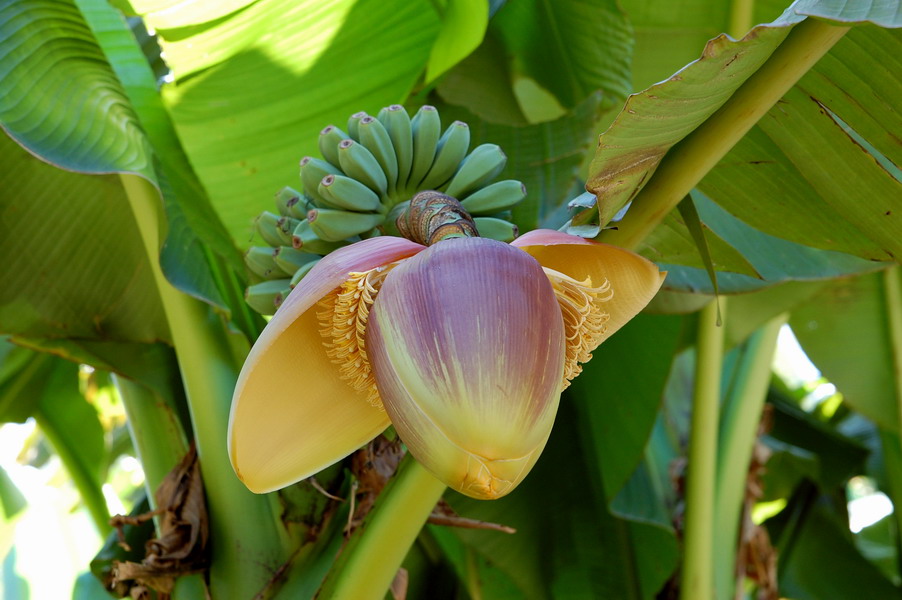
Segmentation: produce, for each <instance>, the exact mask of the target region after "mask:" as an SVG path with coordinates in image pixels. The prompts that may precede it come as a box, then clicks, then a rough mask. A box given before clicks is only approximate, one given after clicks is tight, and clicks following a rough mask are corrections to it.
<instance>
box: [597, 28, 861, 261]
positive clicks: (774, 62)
mask: <svg viewBox="0 0 902 600" xmlns="http://www.w3.org/2000/svg"><path fill="white" fill-rule="evenodd" d="M848 30H849V28H848V27H836V26H833V25H830V24H827V23H825V22H823V21H818V20H816V19H806V20H805V21H803V22H802V23H800V24H799V25H796V26H795V27H794V28H793V30H792V31H791V32H790V34H789V35H788V36H787V38H786V40H785V41H784V42H783V43H782V44H781V45H780V47H779V48H777V49H776V50H775V51H774V53H773V54H772V55H771V57H770V58H769V59H768V60H767V62H766V63H764V65H763V66H762V67H761V68H760V69H758V71H757V72H756V73H755V74H754V75H752V76H751V77H749V78H748V80H747V81H746V82H745V83H744V84H742V86H741V87H740V88H739V89H738V90H736V92H735V93H734V94H733V95H732V96H731V97H730V99H729V100H727V102H726V103H725V104H724V105H723V106H722V107H720V109H719V110H718V111H717V112H716V113H714V114H713V115H712V116H711V117H710V118H709V119H708V120H707V121H705V122H704V123H703V124H702V125H700V126H699V127H698V128H697V129H695V131H693V132H692V133H690V134H689V135H688V136H686V137H685V138H684V139H683V140H682V141H681V142H680V143H678V144H677V145H675V146H674V147H673V148H671V149H670V151H669V152H667V154H666V156H665V157H664V159H663V160H662V161H661V164H660V165H659V166H658V168H657V170H656V171H655V173H654V175H653V176H652V178H651V179H650V180H649V182H648V184H646V186H645V187H643V188H642V191H641V192H639V195H638V196H637V197H636V199H635V200H634V201H633V206H632V207H631V208H630V210H629V212H628V213H627V214H626V217H624V219H623V220H622V221H621V222H620V223H619V224H618V229H606V230H604V231H603V232H602V234H601V235H600V236H599V239H600V240H601V241H603V242H607V243H609V244H614V245H616V246H620V247H623V248H636V247H638V245H639V244H640V243H641V242H642V240H644V239H645V237H646V236H647V235H648V234H649V233H650V232H651V231H652V230H653V229H654V228H655V227H656V226H657V225H658V224H659V223H660V222H661V221H662V220H663V219H664V217H665V216H667V214H668V213H669V212H670V211H671V210H673V208H674V207H676V205H677V204H679V202H680V200H682V199H683V198H684V197H685V196H686V194H688V193H689V192H690V191H691V190H692V188H694V187H695V186H696V185H698V182H699V181H701V180H702V178H703V177H704V176H705V175H706V174H707V173H708V171H710V170H711V169H712V168H714V166H715V165H716V164H717V163H718V162H719V161H720V159H721V158H723V157H724V156H726V154H727V153H728V152H729V151H730V150H731V149H732V148H733V146H735V145H736V143H737V142H738V141H739V140H740V139H741V138H742V137H743V136H744V135H745V134H746V133H747V132H748V131H749V129H751V128H752V126H753V125H754V124H755V123H757V122H758V120H759V119H760V118H761V117H763V116H764V115H765V113H767V111H768V110H770V108H771V107H772V106H773V105H774V104H776V103H777V101H778V100H779V99H780V98H782V97H783V95H784V94H785V93H786V92H788V91H789V89H790V88H792V86H793V85H795V83H796V82H797V81H798V80H799V79H800V78H801V77H802V75H804V74H805V73H806V72H807V71H808V70H809V69H810V68H811V67H812V66H814V64H815V63H816V62H817V61H818V60H819V59H820V58H821V57H822V56H823V55H824V54H826V53H827V51H828V50H829V49H830V48H831V47H832V46H833V44H835V43H836V42H837V41H839V39H840V38H841V37H842V36H843V35H844V34H845V33H846V32H847V31H848Z"/></svg>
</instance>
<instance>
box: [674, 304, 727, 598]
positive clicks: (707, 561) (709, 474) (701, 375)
mask: <svg viewBox="0 0 902 600" xmlns="http://www.w3.org/2000/svg"><path fill="white" fill-rule="evenodd" d="M722 300H723V303H722V304H721V314H722V316H724V317H726V308H727V306H726V302H725V300H726V299H725V298H724V299H722ZM716 322H717V304H716V303H715V302H711V303H709V304H708V305H707V306H705V307H704V308H703V309H702V310H701V314H700V315H699V325H698V340H697V344H696V349H697V351H696V363H695V390H694V397H693V401H692V423H691V429H690V432H689V464H688V467H687V480H686V530H685V538H684V539H685V542H684V561H683V572H682V582H681V585H680V598H681V599H682V600H711V599H712V598H713V594H714V577H713V568H712V561H713V559H714V556H713V543H714V485H715V482H716V474H717V458H716V457H717V426H718V413H719V407H720V377H721V371H722V366H723V343H724V333H723V327H719V326H718V325H717V324H716Z"/></svg>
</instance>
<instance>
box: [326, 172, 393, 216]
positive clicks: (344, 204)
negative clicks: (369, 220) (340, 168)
mask: <svg viewBox="0 0 902 600" xmlns="http://www.w3.org/2000/svg"><path fill="white" fill-rule="evenodd" d="M317 191H319V193H320V195H321V196H322V197H323V198H325V199H326V201H327V202H328V203H329V204H331V205H333V206H335V207H336V208H341V209H344V210H354V211H359V212H368V211H375V210H378V209H379V208H380V207H381V206H382V203H381V202H380V201H379V196H377V195H376V192H374V191H373V190H371V189H370V188H368V187H366V186H365V185H363V184H362V183H360V182H359V181H357V180H356V179H351V178H350V177H345V176H344V175H326V176H325V177H323V180H322V181H320V182H319V188H318V190H317Z"/></svg>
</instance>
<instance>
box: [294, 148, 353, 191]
mask: <svg viewBox="0 0 902 600" xmlns="http://www.w3.org/2000/svg"><path fill="white" fill-rule="evenodd" d="M342 143H344V142H342ZM326 175H344V173H342V172H341V170H340V169H339V168H338V167H335V166H333V165H332V164H331V163H329V162H326V161H324V160H321V159H319V158H313V157H310V156H305V157H304V158H302V159H301V182H302V183H303V184H304V193H305V194H307V196H309V197H310V198H312V199H313V202H314V203H315V204H316V205H317V206H324V205H326V204H328V201H327V200H326V199H325V198H323V197H322V196H320V194H319V182H320V181H322V180H323V177H325V176H326Z"/></svg>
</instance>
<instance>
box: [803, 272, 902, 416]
mask: <svg viewBox="0 0 902 600" xmlns="http://www.w3.org/2000/svg"><path fill="white" fill-rule="evenodd" d="M898 275H899V273H898V269H895V270H894V271H891V272H887V273H879V274H873V275H866V276H862V277H857V278H854V279H847V280H841V281H836V282H834V283H832V284H830V285H829V286H827V287H825V288H824V289H823V290H822V291H821V292H820V293H818V294H816V295H815V296H814V297H812V298H811V300H810V302H808V303H806V304H804V305H803V306H800V307H798V308H797V309H796V310H795V311H793V314H792V317H791V319H790V325H791V326H792V329H793V331H794V332H795V334H796V337H797V338H798V339H799V343H800V344H801V345H802V348H804V350H805V353H806V354H808V356H809V357H811V360H812V361H813V362H814V364H815V365H817V367H818V368H819V369H820V370H821V372H822V373H823V374H824V376H825V377H826V378H827V379H828V380H830V381H831V382H833V383H834V384H835V385H836V387H837V389H838V390H839V391H840V392H842V394H843V398H844V400H845V401H846V402H848V403H849V405H851V406H852V407H854V408H855V409H856V410H858V411H859V412H861V413H862V414H864V415H865V416H867V417H869V418H871V419H873V420H874V421H876V422H877V423H878V424H879V425H880V426H881V427H883V428H885V429H887V430H889V431H898V430H899V410H898V408H897V407H898V404H897V398H896V392H895V390H897V389H899V387H898V385H899V384H898V382H897V381H896V378H897V377H899V374H898V373H896V372H895V369H894V366H893V353H894V352H896V351H898V350H897V349H894V348H893V345H892V340H891V338H890V333H889V329H888V324H889V315H888V311H889V310H891V309H890V307H888V305H887V299H886V295H885V285H886V281H885V278H886V277H898Z"/></svg>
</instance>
